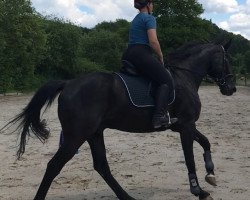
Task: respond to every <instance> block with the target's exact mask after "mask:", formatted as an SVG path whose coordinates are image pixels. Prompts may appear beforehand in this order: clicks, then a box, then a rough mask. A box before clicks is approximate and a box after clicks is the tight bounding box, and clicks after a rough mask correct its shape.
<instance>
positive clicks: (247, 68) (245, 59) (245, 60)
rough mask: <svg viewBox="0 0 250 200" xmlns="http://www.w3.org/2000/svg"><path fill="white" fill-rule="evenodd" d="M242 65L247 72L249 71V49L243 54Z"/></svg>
mask: <svg viewBox="0 0 250 200" xmlns="http://www.w3.org/2000/svg"><path fill="white" fill-rule="evenodd" d="M244 65H245V69H246V72H247V73H250V50H248V51H247V52H246V53H245V55H244Z"/></svg>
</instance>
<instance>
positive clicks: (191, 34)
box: [154, 0, 213, 54]
mask: <svg viewBox="0 0 250 200" xmlns="http://www.w3.org/2000/svg"><path fill="white" fill-rule="evenodd" d="M154 5H155V10H154V15H155V16H156V17H157V22H158V35H159V40H160V42H161V45H162V49H163V51H164V54H166V53H167V52H168V50H169V49H170V48H171V47H172V48H176V47H179V46H181V45H182V44H184V43H186V42H189V41H193V40H202V39H208V38H209V36H210V34H211V33H212V32H213V26H212V23H211V22H209V21H207V20H203V19H201V18H200V15H201V14H202V13H203V11H204V10H203V8H202V5H201V4H199V3H198V2H197V1H196V0H168V1H167V0H165V1H162V0H155V1H154Z"/></svg>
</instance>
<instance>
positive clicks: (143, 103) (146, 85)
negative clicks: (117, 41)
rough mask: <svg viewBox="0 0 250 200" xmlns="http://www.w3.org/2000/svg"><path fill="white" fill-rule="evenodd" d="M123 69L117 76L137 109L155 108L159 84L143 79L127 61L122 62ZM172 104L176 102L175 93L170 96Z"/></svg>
mask: <svg viewBox="0 0 250 200" xmlns="http://www.w3.org/2000/svg"><path fill="white" fill-rule="evenodd" d="M122 64H123V65H122V68H121V70H120V72H118V73H116V75H117V76H118V77H119V78H120V79H121V80H122V82H123V84H124V86H125V88H126V90H127V92H128V96H129V99H130V101H131V103H132V104H133V105H134V106H136V107H153V106H155V97H154V96H155V91H156V89H157V87H158V84H157V83H156V82H154V81H152V80H151V79H148V78H146V77H143V76H142V75H141V74H140V72H139V71H138V70H137V68H136V67H135V66H134V65H133V64H132V63H130V62H129V61H127V60H122ZM170 99H171V100H172V101H171V103H170V104H172V103H173V102H174V100H175V91H173V93H172V94H171V96H170Z"/></svg>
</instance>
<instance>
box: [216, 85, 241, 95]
mask: <svg viewBox="0 0 250 200" xmlns="http://www.w3.org/2000/svg"><path fill="white" fill-rule="evenodd" d="M236 91H237V89H236V87H235V86H234V85H233V86H231V85H226V84H225V85H223V86H221V87H220V92H221V94H223V95H226V96H231V95H233V93H235V92H236Z"/></svg>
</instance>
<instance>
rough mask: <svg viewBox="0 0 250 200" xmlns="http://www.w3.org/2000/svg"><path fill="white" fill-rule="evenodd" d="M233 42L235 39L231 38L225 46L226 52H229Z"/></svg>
mask: <svg viewBox="0 0 250 200" xmlns="http://www.w3.org/2000/svg"><path fill="white" fill-rule="evenodd" d="M232 40H233V39H232V38H231V39H230V40H229V41H228V42H227V43H226V44H224V45H223V47H224V49H225V51H227V50H228V49H229V47H230V46H231V44H232Z"/></svg>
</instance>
